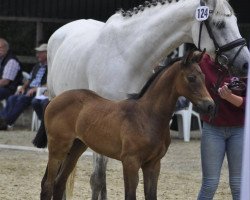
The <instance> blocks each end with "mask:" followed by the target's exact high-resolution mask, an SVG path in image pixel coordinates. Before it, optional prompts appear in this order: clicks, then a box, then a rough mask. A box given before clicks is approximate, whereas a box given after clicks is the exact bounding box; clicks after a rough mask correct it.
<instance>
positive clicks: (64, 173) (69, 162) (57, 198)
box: [53, 139, 87, 200]
mask: <svg viewBox="0 0 250 200" xmlns="http://www.w3.org/2000/svg"><path fill="white" fill-rule="evenodd" d="M86 149H87V146H86V145H85V144H84V143H83V142H82V141H81V140H79V139H75V140H74V142H73V145H72V147H71V149H70V151H69V153H68V155H67V157H66V159H65V161H64V163H63V165H62V168H61V170H60V172H59V174H58V176H57V178H56V182H55V185H54V193H53V200H62V198H63V195H64V194H63V193H64V191H65V188H66V182H67V179H68V177H69V175H70V173H71V172H72V171H73V169H74V168H75V166H76V163H77V161H78V159H79V157H80V156H81V155H82V153H83V152H84V151H86Z"/></svg>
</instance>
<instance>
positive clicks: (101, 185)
mask: <svg viewBox="0 0 250 200" xmlns="http://www.w3.org/2000/svg"><path fill="white" fill-rule="evenodd" d="M107 162H108V158H107V157H106V156H103V155H100V154H97V153H93V168H94V171H93V173H92V175H91V178H90V185H91V189H92V200H106V199H107V187H106V169H107Z"/></svg>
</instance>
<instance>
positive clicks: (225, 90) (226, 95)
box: [218, 84, 232, 100]
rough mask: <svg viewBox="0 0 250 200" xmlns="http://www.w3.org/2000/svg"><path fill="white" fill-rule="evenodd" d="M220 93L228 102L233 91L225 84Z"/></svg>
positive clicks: (219, 90)
mask: <svg viewBox="0 0 250 200" xmlns="http://www.w3.org/2000/svg"><path fill="white" fill-rule="evenodd" d="M218 93H219V95H220V97H221V98H222V99H225V100H228V99H229V98H231V95H232V90H230V89H228V87H227V85H226V84H225V85H223V86H222V87H221V88H219V89H218Z"/></svg>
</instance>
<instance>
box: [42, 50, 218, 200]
mask: <svg viewBox="0 0 250 200" xmlns="http://www.w3.org/2000/svg"><path fill="white" fill-rule="evenodd" d="M201 57H202V54H201V53H200V54H193V52H191V53H189V54H188V55H187V56H186V57H185V58H183V59H182V60H179V61H176V62H174V63H173V64H172V65H171V66H170V67H168V68H167V69H162V70H159V71H158V72H157V73H156V74H154V75H153V76H152V77H151V78H150V79H149V81H148V82H147V84H146V85H145V86H144V88H143V89H142V91H141V93H139V94H138V95H137V96H134V97H133V98H131V99H127V100H123V101H111V100H107V99H105V98H102V97H100V96H98V95H97V94H96V93H94V92H92V91H90V90H84V89H82V90H70V91H66V92H64V93H62V94H61V95H59V96H57V97H55V98H54V99H53V100H52V101H51V102H50V103H49V105H48V106H47V108H46V111H45V127H46V131H47V138H48V150H49V159H48V165H47V169H46V173H45V175H44V177H43V180H42V191H41V199H43V200H49V199H51V198H52V196H53V199H54V200H61V199H62V196H63V193H64V190H65V184H66V181H67V179H68V176H69V175H70V173H71V172H72V170H73V169H74V167H75V165H76V163H77V160H78V158H79V157H80V156H81V155H82V153H83V152H84V151H85V150H86V149H87V148H88V147H90V148H91V149H93V150H94V151H95V152H97V153H99V154H102V155H105V156H108V157H110V158H114V159H117V160H120V161H121V162H122V165H123V175H124V186H125V199H126V200H134V199H136V188H137V185H138V180H139V177H138V171H139V169H140V168H141V169H142V172H143V179H144V193H145V199H146V200H156V199H157V181H158V176H159V173H160V161H161V158H162V157H163V156H164V155H165V154H166V152H167V149H168V147H169V144H170V140H171V139H170V130H169V122H170V119H171V117H172V114H173V112H174V108H175V104H176V101H177V98H178V97H179V96H185V97H186V98H188V99H189V100H190V101H191V102H192V103H193V104H195V105H196V107H197V108H199V109H200V110H201V111H203V112H210V111H212V109H213V107H214V102H213V100H212V99H211V97H210V95H209V94H208V92H207V90H206V87H205V83H204V75H203V74H202V72H201V70H200V67H199V65H198V62H199V61H200V59H201ZM41 130H42V129H40V131H41ZM43 130H45V129H43ZM44 133H45V132H43V135H45V134H44ZM45 136H46V135H45Z"/></svg>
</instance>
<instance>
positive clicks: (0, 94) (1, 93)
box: [0, 87, 14, 101]
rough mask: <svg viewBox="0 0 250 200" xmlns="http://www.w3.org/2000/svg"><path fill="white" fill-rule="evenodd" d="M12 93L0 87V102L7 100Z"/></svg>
mask: <svg viewBox="0 0 250 200" xmlns="http://www.w3.org/2000/svg"><path fill="white" fill-rule="evenodd" d="M12 94H14V92H13V91H12V90H10V89H8V88H4V87H0V101H2V100H4V99H7V98H8V97H9V96H10V95H12Z"/></svg>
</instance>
